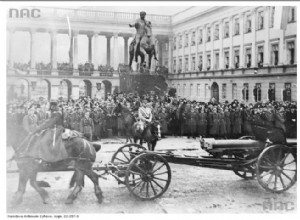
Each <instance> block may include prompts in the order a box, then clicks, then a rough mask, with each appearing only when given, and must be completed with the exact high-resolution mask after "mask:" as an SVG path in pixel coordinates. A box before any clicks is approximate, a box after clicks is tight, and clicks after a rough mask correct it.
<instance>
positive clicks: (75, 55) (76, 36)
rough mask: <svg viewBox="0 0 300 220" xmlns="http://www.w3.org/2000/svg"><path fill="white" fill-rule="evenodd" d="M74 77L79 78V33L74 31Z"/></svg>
mask: <svg viewBox="0 0 300 220" xmlns="http://www.w3.org/2000/svg"><path fill="white" fill-rule="evenodd" d="M73 41H74V47H73V75H74V76H78V75H79V72H78V31H74V33H73Z"/></svg>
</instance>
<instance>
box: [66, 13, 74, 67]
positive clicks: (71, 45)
mask: <svg viewBox="0 0 300 220" xmlns="http://www.w3.org/2000/svg"><path fill="white" fill-rule="evenodd" d="M67 22H68V30H69V40H70V45H69V62H70V65H72V64H73V35H72V29H71V23H70V19H69V16H67Z"/></svg>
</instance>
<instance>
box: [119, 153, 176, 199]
mask: <svg viewBox="0 0 300 220" xmlns="http://www.w3.org/2000/svg"><path fill="white" fill-rule="evenodd" d="M170 182H171V169H170V166H169V164H168V162H167V160H166V159H165V158H163V157H162V156H160V155H157V154H155V153H148V152H147V153H144V154H141V155H139V156H137V157H135V158H134V159H133V160H132V161H131V162H130V164H129V166H128V168H127V170H126V175H125V183H126V186H127V188H128V190H129V192H130V193H131V194H132V195H134V196H135V197H137V198H139V199H141V200H153V199H156V198H158V197H160V196H162V195H163V194H164V193H165V192H166V190H167V189H168V187H169V185H170Z"/></svg>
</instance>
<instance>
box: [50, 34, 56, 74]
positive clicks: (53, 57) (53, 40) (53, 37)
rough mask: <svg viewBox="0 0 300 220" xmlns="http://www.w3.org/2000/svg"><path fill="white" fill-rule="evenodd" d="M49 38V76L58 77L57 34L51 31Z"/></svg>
mask: <svg viewBox="0 0 300 220" xmlns="http://www.w3.org/2000/svg"><path fill="white" fill-rule="evenodd" d="M50 36H51V66H52V70H51V75H58V72H57V39H56V36H57V33H56V30H52V31H51V33H50Z"/></svg>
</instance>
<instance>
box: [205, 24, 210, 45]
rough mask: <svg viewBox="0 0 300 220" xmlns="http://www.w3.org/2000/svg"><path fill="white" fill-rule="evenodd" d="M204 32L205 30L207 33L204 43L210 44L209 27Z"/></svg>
mask: <svg viewBox="0 0 300 220" xmlns="http://www.w3.org/2000/svg"><path fill="white" fill-rule="evenodd" d="M206 30H207V31H206V36H207V38H206V41H207V42H210V35H211V33H210V27H207V29H206Z"/></svg>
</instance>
